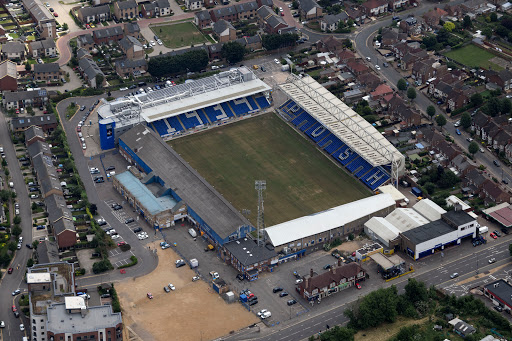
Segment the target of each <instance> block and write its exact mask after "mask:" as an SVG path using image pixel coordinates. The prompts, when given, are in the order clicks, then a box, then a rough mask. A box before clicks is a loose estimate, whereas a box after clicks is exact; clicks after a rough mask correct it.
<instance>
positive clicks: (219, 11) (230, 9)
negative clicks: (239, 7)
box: [211, 6, 236, 18]
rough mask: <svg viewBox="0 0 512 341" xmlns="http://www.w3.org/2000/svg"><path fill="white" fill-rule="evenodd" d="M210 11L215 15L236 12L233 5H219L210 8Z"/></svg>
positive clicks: (226, 14)
mask: <svg viewBox="0 0 512 341" xmlns="http://www.w3.org/2000/svg"><path fill="white" fill-rule="evenodd" d="M211 12H212V13H213V14H214V15H215V16H216V17H217V18H221V17H225V16H229V15H235V14H236V8H235V6H229V7H221V8H217V9H213V10H211Z"/></svg>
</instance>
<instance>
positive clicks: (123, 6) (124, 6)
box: [114, 0, 139, 19]
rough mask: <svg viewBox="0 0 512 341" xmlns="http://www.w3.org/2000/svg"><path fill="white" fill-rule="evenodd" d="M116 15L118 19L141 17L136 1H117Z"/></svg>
mask: <svg viewBox="0 0 512 341" xmlns="http://www.w3.org/2000/svg"><path fill="white" fill-rule="evenodd" d="M114 14H115V15H116V17H117V18H118V19H133V18H136V17H138V16H139V6H138V5H137V2H136V1H135V0H126V1H117V2H115V3H114Z"/></svg>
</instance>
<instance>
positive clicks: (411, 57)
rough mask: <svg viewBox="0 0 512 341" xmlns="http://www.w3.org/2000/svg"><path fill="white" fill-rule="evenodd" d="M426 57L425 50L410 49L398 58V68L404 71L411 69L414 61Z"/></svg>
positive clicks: (427, 56)
mask: <svg viewBox="0 0 512 341" xmlns="http://www.w3.org/2000/svg"><path fill="white" fill-rule="evenodd" d="M427 58H429V55H428V53H427V51H425V50H423V49H410V50H409V51H407V52H406V53H405V54H404V56H403V57H402V58H401V59H400V68H401V69H402V70H404V71H406V70H407V71H411V70H412V66H413V65H414V63H415V62H416V61H418V60H424V59H427Z"/></svg>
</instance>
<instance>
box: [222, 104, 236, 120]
mask: <svg viewBox="0 0 512 341" xmlns="http://www.w3.org/2000/svg"><path fill="white" fill-rule="evenodd" d="M220 106H221V107H222V110H224V112H225V113H226V115H228V117H233V116H235V114H234V113H233V111H232V110H231V108H230V107H229V105H228V104H227V103H226V102H224V103H221V104H220Z"/></svg>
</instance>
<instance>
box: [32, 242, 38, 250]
mask: <svg viewBox="0 0 512 341" xmlns="http://www.w3.org/2000/svg"><path fill="white" fill-rule="evenodd" d="M38 245H39V242H38V241H37V240H34V241H33V242H32V247H33V248H34V250H37V246H38Z"/></svg>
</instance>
